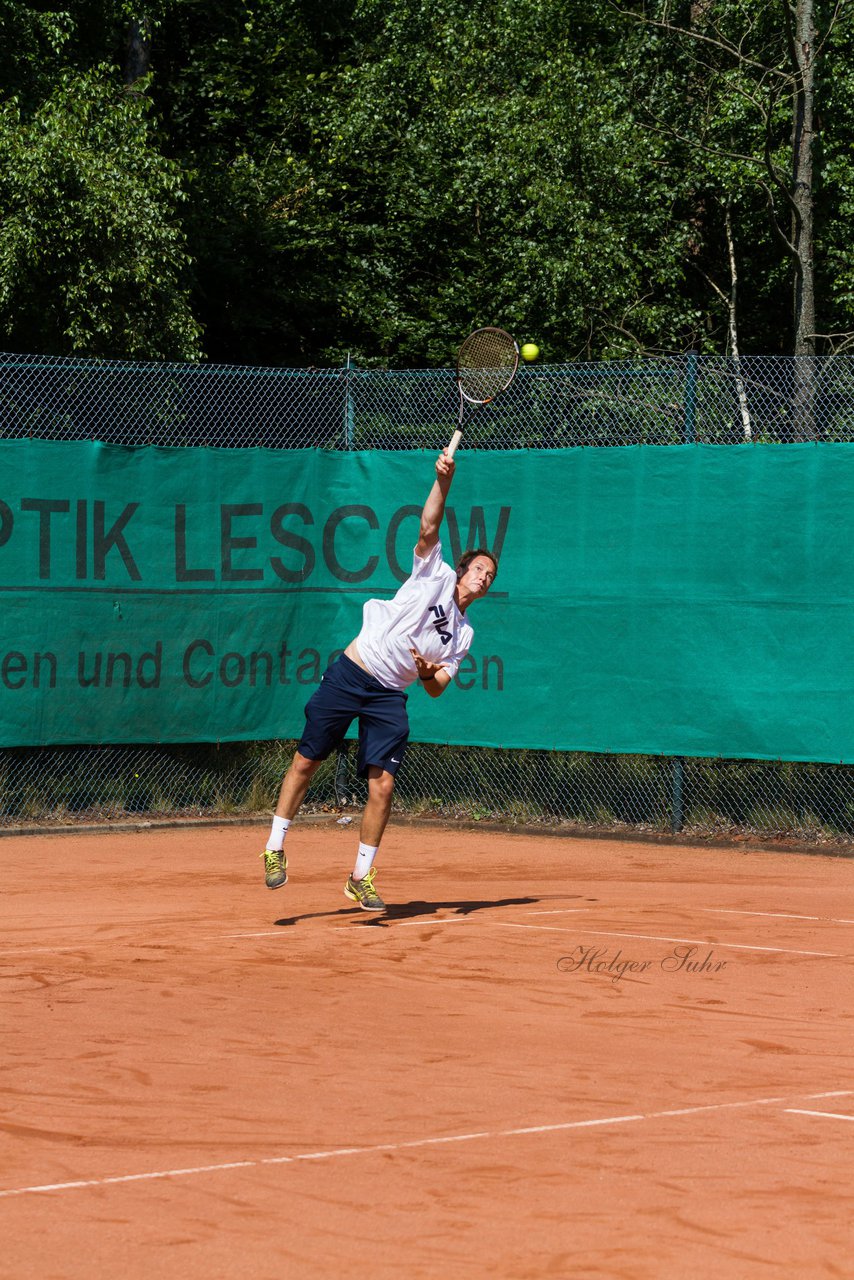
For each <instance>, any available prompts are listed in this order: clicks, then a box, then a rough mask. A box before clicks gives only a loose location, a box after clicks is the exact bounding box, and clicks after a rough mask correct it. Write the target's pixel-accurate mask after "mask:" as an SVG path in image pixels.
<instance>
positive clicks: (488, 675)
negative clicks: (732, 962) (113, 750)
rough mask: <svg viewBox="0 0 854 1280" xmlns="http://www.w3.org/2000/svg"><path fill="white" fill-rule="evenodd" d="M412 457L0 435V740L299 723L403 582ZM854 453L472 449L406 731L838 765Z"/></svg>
mask: <svg viewBox="0 0 854 1280" xmlns="http://www.w3.org/2000/svg"><path fill="white" fill-rule="evenodd" d="M432 479H433V456H432V455H430V454H428V453H423V452H370V453H369V452H364V453H351V454H347V453H331V452H324V451H321V450H295V451H288V452H276V451H271V450H261V449H259V450H251V449H246V450H244V449H239V450H238V449H234V450H225V449H190V448H188V449H163V448H156V447H149V448H139V449H123V448H118V447H115V446H107V445H99V444H96V443H60V442H52V441H36V440H20V441H5V442H0V610H2V623H0V745H2V746H30V745H39V744H46V743H108V742H139V743H144V742H201V741H227V740H240V739H270V738H287V737H297V736H299V734H300V732H301V729H302V725H303V708H304V706H305V703H306V701H307V699H308V698H309V697H310V695H311V693H312V692H313V691H314V689H315V688H316V687H317V684H318V682H319V680H320V678H321V676H322V674H323V671H324V670H325V668H326V665H327V664H328V662H329V660H330V658H332V657H333V656H334V655H335V654H337V653H338V652H340V650H341V649H343V648H344V647H345V646H346V644H347V643H348V642H349V640H350V639H352V637H353V636H354V635H355V634H356V632H357V631H358V630H359V627H360V624H361V612H362V605H363V603H364V601H365V600H366V599H368V598H369V597H380V598H389V597H390V596H391V595H392V594H393V593H394V592H395V591H396V590H397V588H398V586H399V585H400V583H401V582H402V581H403V580H404V579H405V578H406V576H407V574H408V573H409V571H410V568H411V564H412V549H413V546H414V544H415V541H416V539H417V536H418V516H419V512H420V509H421V505H422V503H423V501H424V498H425V497H426V494H427V492H428V490H429V488H430V485H431V483H432ZM852 494H854V446H851V445H846V444H838V445H837V444H819V445H816V444H804V445H781V446H773V445H762V446H749V445H745V446H735V447H721V446H709V445H686V446H681V447H666V448H655V447H649V446H646V447H644V446H639V447H630V448H610V449H605V448H603V449H594V448H589V449H570V450H560V451H557V450H555V451H536V452H527V451H512V452H501V453H498V452H478V451H468V452H461V453H460V454H459V455H458V465H457V474H456V477H455V480H454V484H453V488H452V490H451V494H450V499H449V504H448V509H447V512H446V519H445V523H444V525H443V528H442V544H443V549H444V553H445V556H446V559H449V560H454V559H455V558H456V557H457V555H458V554H459V553H460V551H461V550H464V549H465V548H466V547H468V546H471V545H487V546H490V547H492V548H493V549H494V550H495V552H496V554H497V555H498V556H499V558H500V562H501V563H500V571H499V574H498V577H497V580H496V583H495V586H494V588H493V592H492V594H491V595H490V596H489V597H487V598H486V599H484V600H481V601H478V602H477V603H476V604H474V605H473V606H472V608H471V611H470V620H471V622H472V624H473V626H474V630H475V641H474V645H473V647H472V650H471V652H470V654H469V655H468V657H467V658H466V660H465V662H464V663H463V665H462V667H461V669H460V671H459V673H458V675H457V678H456V681H455V686H454V687H451V688H450V689H449V690H448V691H447V692H446V693H445V694H444V695H443V696H442V697H441V698H440V699H431V698H429V697H427V696H426V695H425V693H424V692H423V690H421V689H420V688H419V687H418V686H414V687H413V689H412V690H411V691H410V695H409V704H408V705H409V711H410V719H411V723H412V736H413V738H414V739H415V740H420V741H429V742H443V743H455V744H473V745H482V746H497V747H517V748H518V747H531V748H546V749H555V748H556V749H564V750H585V751H603V752H632V753H634V752H643V753H653V754H664V755H685V756H725V757H747V758H759V759H762V758H767V759H785V760H807V761H810V760H812V761H841V762H845V763H850V762H852V761H854V717H852V714H851V710H852V693H853V692H854V674H852V673H854V664H852V654H854V567H852V561H854V518H852V514H851V511H852V497H851V495H852Z"/></svg>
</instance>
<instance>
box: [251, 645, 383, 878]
mask: <svg viewBox="0 0 854 1280" xmlns="http://www.w3.org/2000/svg"><path fill="white" fill-rule="evenodd" d="M359 706H360V702H359V697H358V694H357V693H356V692H354V691H353V690H351V689H349V688H348V685H347V680H346V672H343V673H342V671H341V670H340V669H339V665H338V664H337V663H333V664H332V666H331V667H330V668H329V670H328V671H327V672H326V673H325V674H324V676H323V679H322V681H321V683H320V687H319V688H318V689H317V690H315V692H314V693H313V694H312V696H311V697H310V698H309V700H308V702H307V703H306V707H305V729H304V730H303V735H302V738H301V739H300V741H299V744H298V746H297V749H296V752H295V754H294V757H293V760H292V761H291V765H290V768H289V769H288V771H287V773H286V774H285V776H284V778H283V779H282V785H281V788H280V790H279V801H278V804H277V805H276V812H275V814H274V816H273V822H272V826H271V828H270V835H269V836H268V838H267V847H266V848H265V849H264V851H263V852H262V854H261V856H262V857H263V859H264V882H265V884H266V885H267V888H268V889H280V888H281V887H282V885H284V884H287V880H288V860H287V858H286V857H285V853H284V845H285V837H286V836H287V833H288V828H289V827H290V825H291V822H292V821H293V819H294V818H295V817H296V815H297V813H298V812H299V809H300V806H301V805H302V802H303V800H304V799H305V797H306V792H307V791H308V788H309V785H310V783H311V780H312V778H313V777H314V775H315V773H316V772H317V770H318V769H319V768H320V765H321V764H322V763H323V761H324V760H325V759H326V758H327V756H328V755H329V754H330V753H331V752H332V751H334V750H335V748H336V747H337V746H339V744H340V743H341V741H342V739H343V738H344V735H345V733H346V732H347V729H348V728H349V727H350V724H351V722H352V721H353V719H354V718H355V716H357V715H358V713H359Z"/></svg>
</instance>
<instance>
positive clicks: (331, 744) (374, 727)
mask: <svg viewBox="0 0 854 1280" xmlns="http://www.w3.org/2000/svg"><path fill="white" fill-rule="evenodd" d="M354 720H358V721H359V754H358V757H357V769H358V772H359V776H360V777H362V778H364V777H365V775H366V774H367V772H368V769H369V767H370V766H371V765H372V764H374V765H378V766H379V768H380V769H385V770H386V772H387V773H391V774H395V773H397V771H398V769H399V768H400V766H401V764H402V763H403V753H404V752H405V750H406V743H407V741H408V739H409V717H408V716H407V714H406V694H405V693H404V692H403V691H402V690H400V689H386V688H385V686H384V685H381V684H380V683H379V681H378V680H375V679H374V677H373V676H371V675H368V673H367V671H363V670H362V668H361V667H360V666H359V665H358V664H357V663H355V662H352V661H351V660H350V659H349V658H348V657H347V655H346V654H344V653H342V654H341V656H340V657H339V658H336V660H335V662H333V663H332V665H331V666H330V667H329V668H327V670H326V672H325V674H324V676H323V679H322V680H321V682H320V687H319V688H318V689H317V690H316V692H315V693H313V694H312V695H311V697H310V698H309V700H308V702H307V703H306V705H305V730H304V732H303V735H302V739H301V740H300V743H299V746H298V747H297V751H298V752H299V753H300V755H302V756H305V757H306V759H308V760H325V759H326V757H327V756H328V755H330V754H331V753H332V752H333V751H334V750H335V749H336V747H339V746H340V745H341V743H342V742H343V741H344V738H345V736H346V734H347V730H348V729H349V728H350V725H351V724H352V723H353V721H354Z"/></svg>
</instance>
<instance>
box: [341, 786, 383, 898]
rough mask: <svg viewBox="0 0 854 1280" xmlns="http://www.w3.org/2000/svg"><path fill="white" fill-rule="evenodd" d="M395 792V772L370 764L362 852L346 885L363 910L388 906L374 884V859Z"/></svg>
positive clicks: (361, 840) (363, 820)
mask: <svg viewBox="0 0 854 1280" xmlns="http://www.w3.org/2000/svg"><path fill="white" fill-rule="evenodd" d="M393 794H394V775H393V774H391V773H388V772H387V771H386V770H385V769H381V768H380V767H379V765H375V764H372V765H369V766H368V799H367V803H366V804H365V808H364V812H363V813H362V825H361V827H360V828H359V851H358V853H357V854H356V865H355V866H354V868H353V871H352V874H351V875H350V878H349V880H348V881H347V883H346V885H345V886H344V892H345V893H346V895H347V897H348V898H352V899H353V901H354V902H358V904H359V906H360V907H361V908H362V910H363V911H382V910H383V909H384V908H385V903H384V902H383V900H382V898H381V897H380V895H379V894H378V893H377V890H376V888H375V887H374V875H375V874H376V873H375V871H374V858H375V857H376V856H377V851H378V849H379V845H380V841H381V840H382V838H383V832H384V831H385V828H386V823H387V822H388V819H389V815H390V813H391V801H392V796H393Z"/></svg>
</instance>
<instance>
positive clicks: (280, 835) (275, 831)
mask: <svg viewBox="0 0 854 1280" xmlns="http://www.w3.org/2000/svg"><path fill="white" fill-rule="evenodd" d="M290 825H291V820H290V818H280V817H279V816H278V814H277V815H276V816H275V818H273V826H272V828H271V830H270V836H269V839H268V840H267V848H268V849H276V850H279V849H281V848H282V847H283V846H284V843H285V836H286V835H287V834H288V827H289V826H290Z"/></svg>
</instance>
